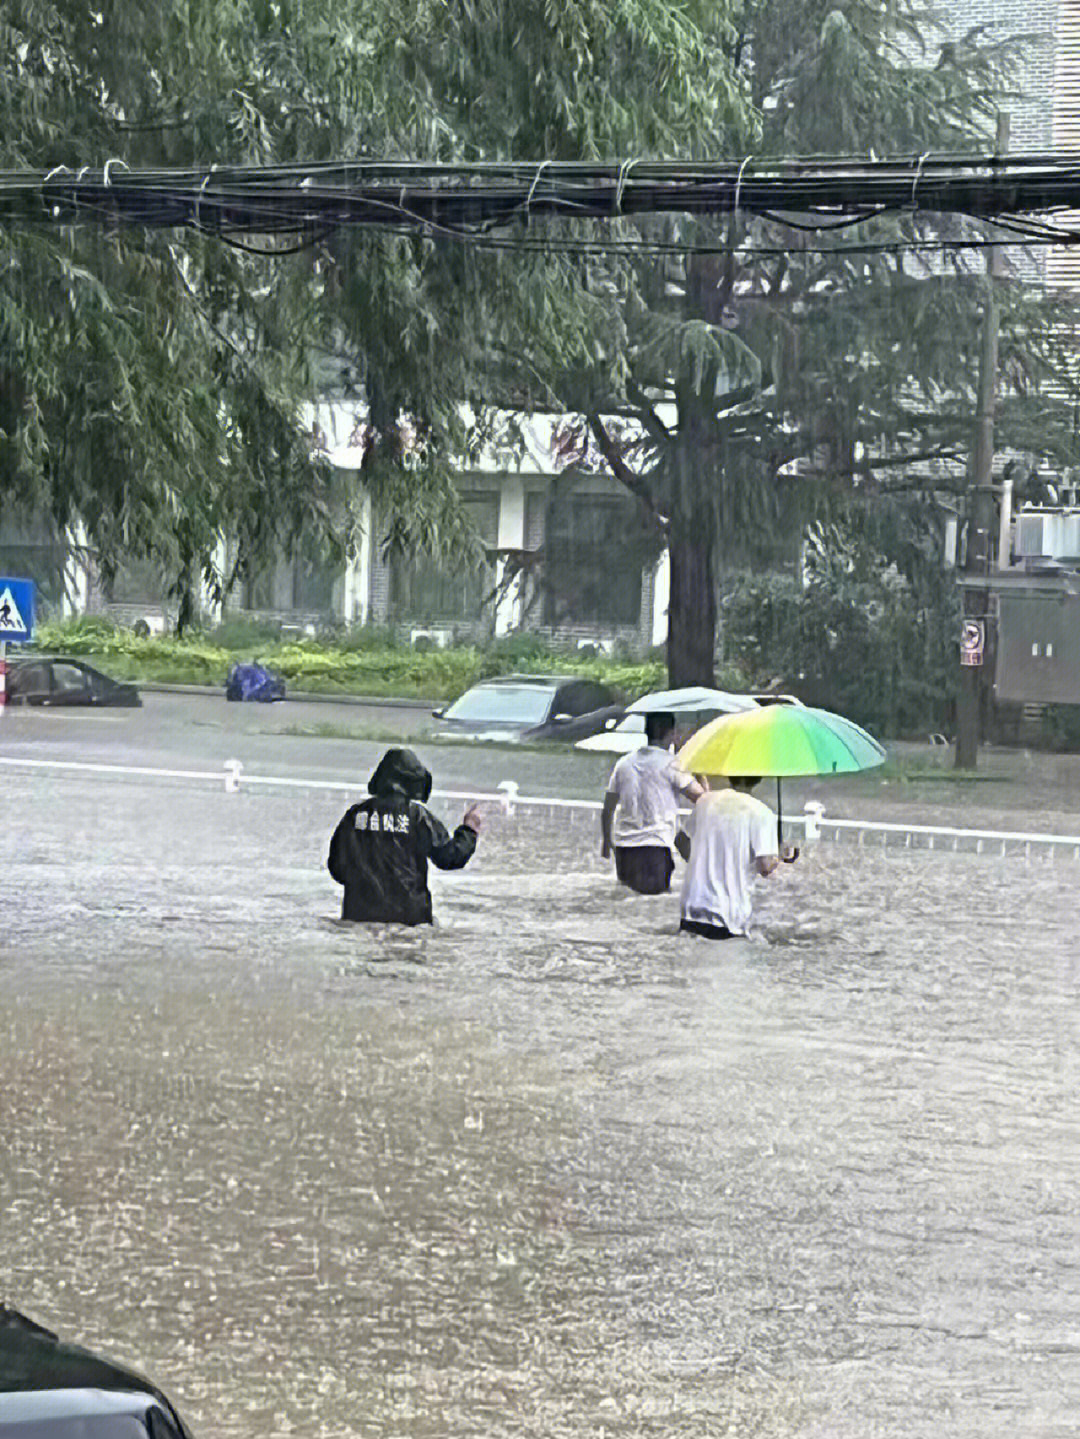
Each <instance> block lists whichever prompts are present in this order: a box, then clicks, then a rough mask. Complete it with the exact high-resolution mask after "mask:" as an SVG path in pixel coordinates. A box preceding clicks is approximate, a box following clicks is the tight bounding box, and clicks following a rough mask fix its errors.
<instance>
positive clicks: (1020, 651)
mask: <svg viewBox="0 0 1080 1439" xmlns="http://www.w3.org/2000/svg"><path fill="white" fill-rule="evenodd" d="M994 688H995V693H996V695H997V698H998V699H999V700H1014V701H1018V702H1020V703H1023V704H1080V595H1070V594H1066V593H1058V594H1045V593H1044V594H1008V593H1005V594H999V596H998V627H997V665H996V669H995V674H994Z"/></svg>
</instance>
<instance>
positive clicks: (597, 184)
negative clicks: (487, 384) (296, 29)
mask: <svg viewBox="0 0 1080 1439" xmlns="http://www.w3.org/2000/svg"><path fill="white" fill-rule="evenodd" d="M1075 211H1080V157H1078V156H1076V155H1059V154H1053V153H1046V154H1037V155H1022V156H1012V155H1009V156H990V155H986V156H970V155H922V156H910V157H904V158H899V159H887V160H859V159H853V158H850V157H848V158H839V159H837V158H814V159H798V160H795V159H780V160H766V159H763V160H733V161H729V162H723V163H718V164H690V163H673V162H665V161H645V160H640V161H638V160H627V161H623V162H621V163H612V164H586V163H561V162H555V161H543V162H541V163H539V164H528V165H525V164H489V165H433V164H425V163H421V162H400V163H397V162H395V163H390V162H383V161H342V162H332V163H324V164H318V165H310V166H297V165H288V166H265V167H251V168H243V167H239V168H234V167H224V166H221V167H219V166H211V167H210V168H208V169H205V170H130V169H128V168H127V167H126V166H125V165H124V164H123V163H122V162H119V161H110V162H108V163H107V164H106V165H105V166H104V167H103V168H102V169H100V170H94V169H90V168H84V169H82V170H79V171H73V170H70V169H68V168H67V167H64V166H61V167H60V168H58V169H54V170H51V171H48V172H46V171H19V172H12V171H8V172H0V225H3V226H7V227H14V226H27V225H33V226H40V225H101V226H106V227H119V228H123V227H134V228H140V229H180V228H188V229H194V230H198V231H201V232H203V233H205V234H208V235H214V236H218V237H220V238H221V239H223V240H226V241H231V242H234V243H238V242H240V241H242V240H243V239H245V238H248V239H251V238H254V237H275V239H277V238H280V239H282V240H284V239H288V238H291V239H294V240H299V241H301V242H302V241H304V240H305V239H310V238H312V237H316V236H321V235H325V234H327V233H330V232H332V231H334V230H337V229H342V228H346V229H348V228H362V227H375V228H380V229H389V230H394V231H420V232H422V233H424V232H426V233H431V234H447V235H452V236H454V237H455V238H458V239H470V240H474V241H475V240H481V241H483V240H487V241H489V242H490V241H491V240H495V239H499V240H501V241H503V242H504V243H505V242H506V241H507V240H513V239H514V238H515V237H516V238H519V239H520V238H521V231H522V229H523V227H524V225H525V224H526V223H527V222H528V221H529V220H530V219H531V218H533V217H536V218H537V219H540V218H544V219H545V220H548V221H551V220H561V221H573V220H594V221H596V220H600V221H603V220H611V219H613V218H617V217H624V218H633V217H643V216H646V215H686V216H697V217H719V216H724V215H746V216H747V217H751V216H758V217H765V218H768V219H771V220H775V221H778V222H781V223H786V224H789V225H791V226H792V227H793V228H795V229H800V230H807V229H809V230H812V231H817V232H822V231H829V230H835V229H838V228H846V227H849V226H855V225H859V224H862V223H864V222H866V221H869V220H873V219H877V218H880V217H882V216H886V215H896V214H900V213H904V212H907V213H912V212H917V213H925V214H927V215H953V216H961V217H967V218H970V219H978V220H984V221H996V222H998V223H1000V224H1002V225H1004V226H1007V227H1008V229H1009V231H1010V233H1011V234H1012V235H1013V236H1015V238H1016V239H1017V240H1022V241H1023V242H1025V243H1031V242H1033V241H1034V242H1037V243H1051V244H1074V243H1080V229H1078V228H1075V227H1074V225H1073V222H1072V216H1071V212H1075ZM1036 215H1038V216H1041V217H1043V218H1042V219H1038V220H1037V219H1035V218H1034V216H1036ZM1053 217H1058V218H1059V219H1060V220H1064V223H1058V224H1055V223H1054V218H1053ZM551 228H552V227H551V226H550V225H549V226H545V231H546V232H550V230H551ZM556 228H557V229H559V230H561V229H562V228H563V227H556ZM515 232H516V234H515ZM536 238H537V239H539V238H540V237H539V236H537V237H536ZM957 238H960V237H957ZM967 238H969V239H970V236H969V237H967ZM592 243H594V244H595V243H596V237H595V234H594V235H593V237H592Z"/></svg>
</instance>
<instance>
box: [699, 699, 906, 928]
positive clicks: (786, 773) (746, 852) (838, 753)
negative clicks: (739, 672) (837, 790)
mask: <svg viewBox="0 0 1080 1439" xmlns="http://www.w3.org/2000/svg"><path fill="white" fill-rule="evenodd" d="M884 758H885V751H884V750H883V749H882V748H881V746H880V745H879V744H878V742H877V740H875V739H874V738H873V737H872V736H871V735H868V734H867V733H866V731H865V730H864V729H861V728H860V727H859V726H858V725H857V724H854V723H853V722H852V721H851V720H848V719H845V718H844V717H843V715H836V714H831V713H830V712H829V711H828V710H820V709H811V708H809V707H808V706H806V705H769V706H766V707H765V708H757V709H754V710H751V711H748V712H746V713H743V714H729V715H722V716H721V717H720V718H719V719H715V720H713V721H712V722H711V723H710V724H707V725H705V726H704V728H702V729H700V730H698V732H697V733H696V734H694V735H691V737H690V739H688V740H687V742H686V744H685V745H683V747H682V749H681V750H680V752H679V763H680V764H681V765H682V767H683V768H684V769H685V770H688V771H690V772H691V773H693V774H703V775H724V776H726V777H727V779H728V780H729V782H730V784H731V788H730V789H729V790H720V791H718V792H717V793H715V794H709V795H708V796H707V797H706V799H705V800H704V801H702V802H701V803H700V804H698V805H696V806H695V809H694V814H693V817H692V819H691V822H690V832H689V839H688V848H687V847H686V846H684V845H683V843H682V842H681V841H680V851H681V852H683V854H684V858H685V857H686V855H687V854H688V855H689V867H688V869H687V873H686V884H685V887H684V889H683V903H682V914H683V926H682V927H683V929H688V930H690V931H691V932H693V933H697V934H705V935H708V936H709V937H710V938H712V939H728V938H730V937H731V936H732V935H737V934H745V933H746V932H747V928H748V926H749V924H750V918H751V913H752V900H751V888H752V884H753V880H754V877H755V876H756V875H768V874H771V873H772V872H773V870H774V869H775V868H776V866H777V863H778V862H779V861H780V860H781V859H784V860H787V861H788V862H790V861H791V860H793V859H795V858H797V856H798V850H796V849H792V848H791V847H790V846H789V845H781V843H780V839H781V824H780V781H781V779H784V778H788V777H791V776H796V775H827V774H851V773H853V772H855V771H856V770H863V769H872V768H873V766H874V765H879V764H881V762H882V761H883V760H884ZM759 775H773V776H775V778H776V808H777V813H776V814H775V815H774V814H773V813H772V811H771V810H770V809H768V808H767V807H766V806H765V805H763V804H762V803H761V802H760V801H759V800H756V799H755V798H754V796H753V794H752V793H751V791H752V790H753V788H754V786H755V785H756V784H758V782H759V781H758V778H757V777H758V776H759Z"/></svg>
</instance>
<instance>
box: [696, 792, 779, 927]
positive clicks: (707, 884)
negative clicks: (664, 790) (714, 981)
mask: <svg viewBox="0 0 1080 1439" xmlns="http://www.w3.org/2000/svg"><path fill="white" fill-rule="evenodd" d="M759 783H760V781H759V780H758V779H743V778H740V777H733V778H732V779H731V781H730V784H731V788H730V789H718V790H711V791H710V792H709V793H708V794H706V795H705V797H704V798H703V799H700V800H699V801H698V802H697V804H696V805H695V806H694V809H693V813H692V814H691V816H690V823H689V825H688V827H687V831H686V833H685V834H681V835H679V836H678V839H677V841H676V842H677V845H678V848H679V851H680V853H681V854H682V856H683V858H684V859H685V860H686V861H687V867H686V876H685V878H684V880H683V890H682V924H681V925H680V928H681V929H683V930H686V931H687V932H688V933H690V934H700V935H704V936H705V937H706V938H707V939H731V938H733V937H734V936H736V935H742V934H746V933H748V931H749V928H750V920H751V918H752V916H753V888H754V881H755V879H756V878H757V877H758V876H762V877H765V876H767V875H770V874H772V872H773V870H774V869H775V868H776V866H777V865H778V864H779V863H780V860H781V859H784V860H785V861H786V862H788V863H791V861H792V860H794V859H796V858H797V857H798V853H799V852H798V850H796V849H792V847H791V846H790V845H784V846H783V849H782V850H781V847H780V846H779V844H778V843H777V833H776V816H775V815H774V814H773V812H772V810H771V809H770V808H769V807H768V805H766V804H762V802H761V800H759V799H755V798H754V796H753V795H752V794H751V793H750V791H751V790H752V789H753V788H754V786H755V785H756V784H759Z"/></svg>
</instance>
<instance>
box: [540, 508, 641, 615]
mask: <svg viewBox="0 0 1080 1439" xmlns="http://www.w3.org/2000/svg"><path fill="white" fill-rule="evenodd" d="M640 530H641V523H640V519H639V517H638V514H637V510H636V507H635V505H634V503H633V501H632V500H630V499H629V498H623V497H622V496H620V495H594V494H569V495H556V496H554V497H553V498H552V500H551V502H550V504H549V505H548V512H547V526H546V536H545V540H544V624H545V625H548V626H550V627H551V628H553V629H558V628H560V627H563V626H567V625H590V626H595V627H598V628H604V627H607V628H613V627H616V626H619V627H627V626H637V625H638V624H639V622H640V620H641V576H642V569H643V567H644V564H645V555H644V551H643V548H642V545H641V544H640V543H639V542H638V536H639V533H640Z"/></svg>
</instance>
